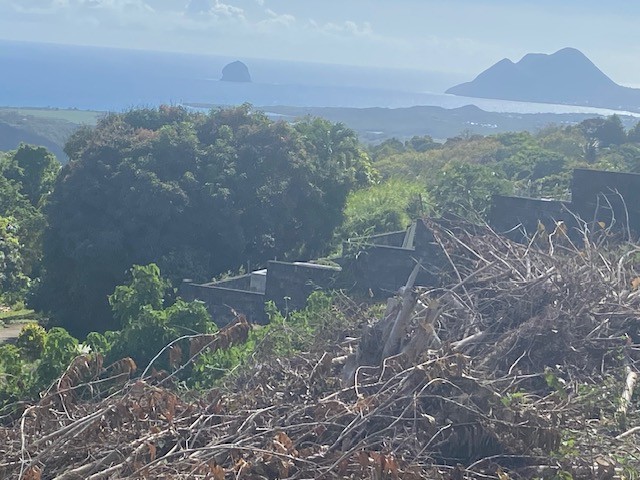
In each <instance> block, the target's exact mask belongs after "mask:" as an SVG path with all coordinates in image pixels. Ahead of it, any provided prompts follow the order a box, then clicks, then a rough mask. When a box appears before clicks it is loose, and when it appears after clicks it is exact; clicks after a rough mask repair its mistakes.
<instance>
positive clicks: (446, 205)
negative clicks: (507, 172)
mask: <svg viewBox="0 0 640 480" xmlns="http://www.w3.org/2000/svg"><path fill="white" fill-rule="evenodd" d="M511 190H512V186H511V185H510V184H509V182H508V181H507V180H506V179H504V177H502V176H501V174H500V173H499V172H498V171H495V170H494V169H492V168H491V167H489V166H485V165H474V164H470V163H461V162H452V163H450V164H448V165H446V166H445V167H444V168H443V169H442V170H441V171H440V172H438V174H437V175H436V177H435V181H434V183H433V185H432V187H431V189H430V191H431V194H432V197H433V200H434V202H435V204H436V206H437V209H438V211H439V212H440V213H454V214H457V215H460V216H462V217H466V218H470V219H474V220H475V219H477V218H478V217H484V215H486V213H487V211H488V209H489V207H490V206H491V197H492V195H495V194H509V193H511Z"/></svg>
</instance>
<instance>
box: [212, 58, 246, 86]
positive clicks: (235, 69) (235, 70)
mask: <svg viewBox="0 0 640 480" xmlns="http://www.w3.org/2000/svg"><path fill="white" fill-rule="evenodd" d="M220 81H221V82H238V83H248V82H251V74H250V73H249V67H247V66H246V65H245V64H244V63H242V62H240V61H236V62H231V63H229V64H228V65H226V66H225V67H224V68H223V69H222V78H221V79H220Z"/></svg>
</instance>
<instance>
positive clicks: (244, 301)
mask: <svg viewBox="0 0 640 480" xmlns="http://www.w3.org/2000/svg"><path fill="white" fill-rule="evenodd" d="M179 293H180V296H181V297H182V298H184V299H185V300H187V301H188V300H196V299H198V300H201V301H203V302H204V303H205V305H206V307H207V310H208V311H209V313H210V314H211V317H212V318H213V321H214V322H215V323H216V324H217V325H218V326H223V325H226V324H227V323H229V322H230V321H232V320H233V319H234V318H235V314H234V313H233V311H234V310H235V311H236V312H237V313H242V314H244V315H245V316H246V317H247V320H249V321H250V322H253V323H258V324H262V325H264V324H265V323H267V322H268V318H267V316H266V314H265V313H264V303H265V296H264V294H262V293H257V292H250V291H246V290H237V289H232V288H224V287H220V286H212V285H210V284H209V285H197V284H195V283H184V284H182V286H181V288H180V292H179Z"/></svg>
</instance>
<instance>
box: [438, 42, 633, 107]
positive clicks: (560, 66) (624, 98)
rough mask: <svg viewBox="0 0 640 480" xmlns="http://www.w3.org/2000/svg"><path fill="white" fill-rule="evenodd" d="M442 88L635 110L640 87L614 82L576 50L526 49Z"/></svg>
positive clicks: (476, 94) (459, 92)
mask: <svg viewBox="0 0 640 480" xmlns="http://www.w3.org/2000/svg"><path fill="white" fill-rule="evenodd" d="M446 93H449V94H453V95H460V96H465V97H476V98H494V99H500V100H515V101H525V102H538V103H560V104H567V105H581V106H589V107H605V108H614V109H619V110H631V111H635V112H638V111H640V89H635V88H629V87H624V86H622V85H618V84H617V83H616V82H614V81H613V80H612V79H611V78H609V77H608V76H607V75H606V74H605V73H604V72H603V71H602V70H600V69H599V68H598V67H597V66H596V65H595V64H594V63H593V62H592V61H591V60H590V59H589V58H588V57H587V56H586V55H585V54H584V53H582V52H581V51H580V50H578V49H575V48H571V47H566V48H563V49H561V50H558V51H557V52H555V53H552V54H545V53H528V54H526V55H525V56H523V57H522V58H521V59H520V60H519V61H518V62H515V63H514V62H513V61H511V60H510V59H508V58H503V59H502V60H500V61H499V62H497V63H495V64H494V65H492V66H491V67H489V68H488V69H486V70H484V71H483V72H481V73H480V74H479V75H478V76H477V77H476V78H475V79H474V80H472V81H470V82H466V83H461V84H459V85H456V86H454V87H451V88H449V89H448V90H447V91H446Z"/></svg>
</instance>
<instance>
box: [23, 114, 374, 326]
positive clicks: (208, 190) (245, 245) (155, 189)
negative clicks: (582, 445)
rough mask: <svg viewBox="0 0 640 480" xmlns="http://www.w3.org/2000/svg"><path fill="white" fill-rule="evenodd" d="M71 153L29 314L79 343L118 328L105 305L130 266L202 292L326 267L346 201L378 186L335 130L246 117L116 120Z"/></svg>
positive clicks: (50, 213)
mask: <svg viewBox="0 0 640 480" xmlns="http://www.w3.org/2000/svg"><path fill="white" fill-rule="evenodd" d="M66 151H67V153H68V154H70V155H71V161H70V163H69V164H68V165H66V166H65V168H64V169H63V171H62V173H61V175H60V176H59V178H58V181H57V183H56V186H55V189H54V193H53V194H52V195H51V197H50V201H49V205H48V207H47V218H48V221H49V228H48V230H47V232H46V243H45V251H44V265H45V267H46V275H45V276H44V277H43V280H42V284H41V287H40V289H39V291H38V292H37V295H36V297H35V301H34V306H36V307H38V308H39V309H42V310H44V311H47V312H49V313H50V314H51V318H52V319H53V321H54V323H57V324H61V325H64V326H67V327H69V328H70V329H71V330H72V331H73V332H74V333H86V332H87V331H89V330H104V329H108V328H113V327H115V326H116V324H115V323H114V322H115V321H114V320H113V319H112V316H111V312H110V309H109V304H108V302H107V295H109V294H110V293H111V292H113V290H114V288H115V286H116V285H118V284H120V283H122V280H123V278H124V274H125V272H126V271H127V269H128V268H129V267H130V266H131V265H133V264H148V263H152V262H153V263H157V264H158V265H159V266H160V267H161V268H162V270H163V272H165V274H166V275H167V276H168V277H169V278H170V280H171V281H173V282H175V281H180V280H181V279H182V278H186V277H189V278H193V279H195V280H201V281H206V280H208V279H210V278H211V277H213V276H215V275H218V274H219V273H222V272H225V271H228V270H235V269H237V268H238V267H239V266H240V265H243V264H245V263H246V262H247V261H250V262H251V264H252V265H256V266H259V265H262V264H264V263H265V262H266V261H267V260H269V259H272V258H274V257H277V258H282V259H287V258H291V259H299V258H300V257H302V258H312V257H314V256H318V255H321V254H323V253H324V252H325V251H326V250H327V249H328V248H330V245H331V241H332V238H333V233H334V230H335V228H336V227H337V226H338V225H339V224H340V223H341V220H342V215H341V212H342V209H343V206H344V202H345V200H346V197H347V195H348V193H349V192H350V191H351V190H352V189H353V188H355V187H357V186H363V185H366V184H367V183H368V182H369V181H370V180H369V179H370V178H371V177H372V169H371V166H370V163H369V160H368V158H367V156H366V155H365V154H364V153H363V152H362V150H361V148H360V146H359V144H358V142H357V138H356V135H355V133H354V132H353V131H351V130H349V129H347V128H346V127H344V126H343V125H340V124H331V123H330V122H326V121H321V120H306V121H303V122H300V123H298V124H296V125H295V126H293V125H290V124H287V123H284V122H273V121H271V120H269V119H268V118H267V117H266V116H265V115H263V114H262V113H259V112H254V111H253V110H252V108H251V107H250V106H248V105H243V106H241V107H237V108H231V109H222V110H216V111H212V112H211V113H209V114H207V115H204V114H199V113H190V112H187V111H186V110H184V109H182V108H179V107H160V108H159V109H144V110H133V111H130V112H127V113H124V114H112V115H109V116H107V117H106V118H104V119H102V120H101V121H100V122H99V123H98V125H97V127H95V128H94V129H93V130H86V129H84V130H81V131H80V132H79V133H78V134H77V135H76V136H74V137H72V138H71V139H70V141H69V143H68V144H67V150H66Z"/></svg>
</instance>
